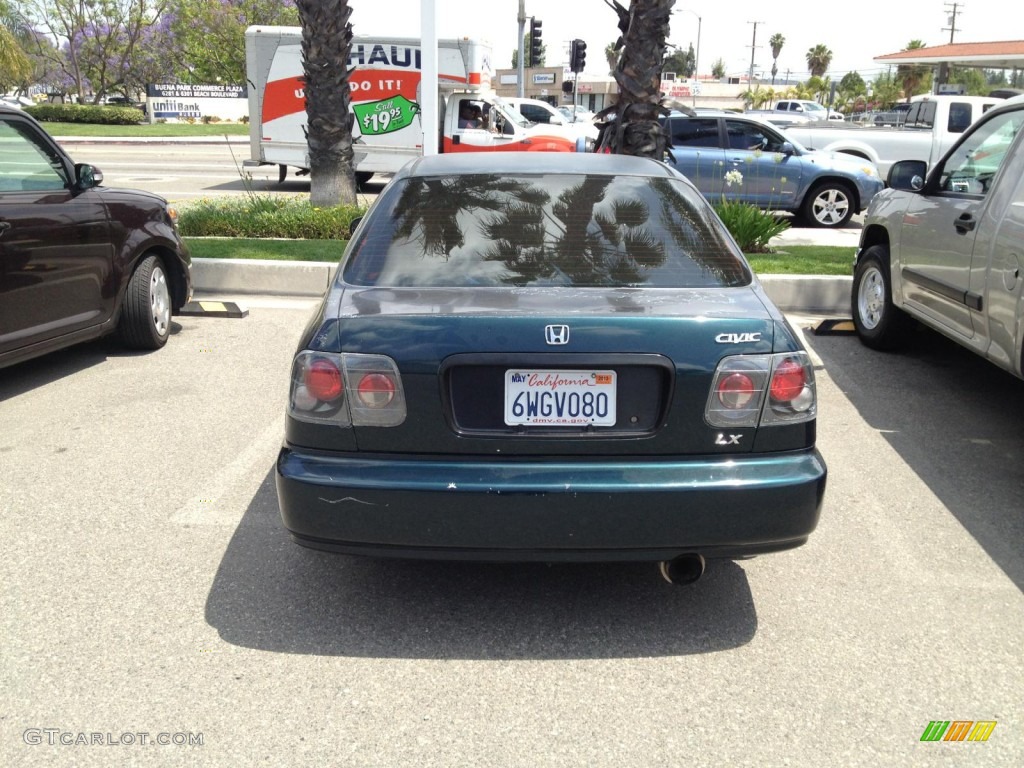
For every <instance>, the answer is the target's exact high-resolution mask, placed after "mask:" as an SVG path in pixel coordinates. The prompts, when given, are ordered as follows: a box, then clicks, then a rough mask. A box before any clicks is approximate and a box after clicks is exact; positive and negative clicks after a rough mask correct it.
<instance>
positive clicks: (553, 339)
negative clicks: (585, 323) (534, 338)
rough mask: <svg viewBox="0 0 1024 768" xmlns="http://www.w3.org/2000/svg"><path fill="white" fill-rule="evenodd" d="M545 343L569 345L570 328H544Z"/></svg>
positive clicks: (557, 326) (564, 326)
mask: <svg viewBox="0 0 1024 768" xmlns="http://www.w3.org/2000/svg"><path fill="white" fill-rule="evenodd" d="M544 341H546V342H547V343H548V344H558V345H560V344H568V343H569V326H568V325H545V326H544Z"/></svg>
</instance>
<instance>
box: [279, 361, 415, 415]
mask: <svg viewBox="0 0 1024 768" xmlns="http://www.w3.org/2000/svg"><path fill="white" fill-rule="evenodd" d="M288 413H289V414H290V415H291V416H292V417H293V418H296V419H299V420H300V421H309V422H313V423H330V424H335V425H337V426H339V427H396V426H398V425H399V424H401V423H402V422H404V421H405V416H406V408H405V393H404V390H403V388H402V378H401V376H400V375H399V373H398V366H397V365H395V361H394V360H392V359H391V358H389V357H385V356H384V355H359V354H341V355H339V354H335V353H332V352H312V351H310V350H304V351H302V352H300V353H299V354H297V355H296V356H295V361H294V363H293V364H292V380H291V390H290V392H289V397H288Z"/></svg>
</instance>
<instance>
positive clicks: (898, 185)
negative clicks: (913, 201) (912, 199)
mask: <svg viewBox="0 0 1024 768" xmlns="http://www.w3.org/2000/svg"><path fill="white" fill-rule="evenodd" d="M927 174H928V164H927V163H925V162H924V161H923V160H900V161H899V162H898V163H893V165H892V167H891V168H890V169H889V176H888V178H887V179H886V180H885V183H886V184H887V185H888V186H890V187H892V188H893V189H902V190H904V191H907V192H920V191H921V190H922V189H924V180H925V176H927Z"/></svg>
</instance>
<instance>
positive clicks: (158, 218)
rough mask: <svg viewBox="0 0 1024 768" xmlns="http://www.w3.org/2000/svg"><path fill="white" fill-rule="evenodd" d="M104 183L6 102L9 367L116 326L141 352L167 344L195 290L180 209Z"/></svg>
mask: <svg viewBox="0 0 1024 768" xmlns="http://www.w3.org/2000/svg"><path fill="white" fill-rule="evenodd" d="M102 181H103V176H102V174H101V173H100V172H99V171H98V170H97V169H96V168H93V167H92V166H90V165H85V164H78V165H76V164H75V163H73V162H72V160H71V158H69V157H68V156H67V154H66V153H65V152H64V151H63V150H62V149H61V148H60V147H59V146H58V145H57V144H56V142H54V141H53V139H52V138H50V137H49V136H48V135H47V134H46V132H45V131H44V130H43V129H42V127H41V126H40V125H39V123H37V122H36V121H35V120H33V119H32V118H31V117H29V116H28V115H26V114H25V113H24V112H21V111H19V110H15V109H9V108H3V107H0V367H2V366H6V365H11V364H14V363H18V362H21V361H22V360H27V359H29V358H31V357H36V356H37V355H42V354H45V353H47V352H52V351H54V350H57V349H62V348H64V347H67V346H70V345H72V344H77V343H78V342H81V341H86V340H88V339H94V338H96V337H98V336H102V335H104V334H107V333H111V332H114V331H118V332H119V333H120V336H121V338H122V340H123V341H124V343H125V344H126V345H127V346H129V347H132V348H135V349H158V348H160V347H162V346H163V345H164V344H165V343H167V337H168V336H169V335H170V331H171V316H172V315H173V314H174V313H175V312H177V311H178V310H179V309H180V308H181V307H182V306H183V305H184V304H185V303H186V302H188V300H189V299H190V298H191V296H192V278H191V269H192V260H191V258H190V256H189V253H188V249H187V248H186V247H185V244H184V243H182V241H181V238H180V237H179V235H178V230H177V225H176V217H177V214H176V213H175V211H174V209H173V208H171V207H170V206H169V205H168V204H167V201H166V200H164V199H163V198H161V197H159V196H157V195H152V194H149V193H148V192H141V191H137V190H128V189H106V188H104V187H101V186H100V184H101V183H102Z"/></svg>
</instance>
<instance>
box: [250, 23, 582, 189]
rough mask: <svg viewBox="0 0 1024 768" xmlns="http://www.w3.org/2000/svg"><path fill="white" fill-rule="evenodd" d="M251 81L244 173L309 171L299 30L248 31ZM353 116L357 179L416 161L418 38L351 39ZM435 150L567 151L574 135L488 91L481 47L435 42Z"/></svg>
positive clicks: (487, 54) (487, 62) (487, 60)
mask: <svg viewBox="0 0 1024 768" xmlns="http://www.w3.org/2000/svg"><path fill="white" fill-rule="evenodd" d="M245 42H246V67H247V73H248V78H249V82H250V83H251V84H252V86H253V87H251V88H250V90H249V115H250V129H249V139H250V145H251V150H252V153H251V160H247V161H246V163H245V164H246V165H247V166H252V165H265V164H276V165H278V166H279V167H280V178H281V180H283V179H284V177H285V173H286V169H287V167H288V166H292V167H294V168H298V169H300V170H301V171H305V170H307V169H308V168H309V159H308V148H307V144H306V101H305V94H304V92H303V68H302V37H301V30H300V28H299V27H250V28H249V29H248V30H246V41H245ZM349 68H350V69H351V74H350V76H349V87H350V89H351V99H352V111H353V113H354V115H355V126H354V128H353V138H354V140H355V166H356V178H357V179H358V180H359V181H360V182H363V181H365V180H367V179H369V177H370V176H372V175H373V174H374V173H394V172H395V171H397V170H398V169H399V168H401V167H402V166H403V165H404V164H405V163H407V162H408V161H409V160H411V159H413V158H415V157H418V156H420V155H421V154H422V150H423V147H422V136H423V129H422V126H421V124H420V120H421V114H420V109H419V104H420V96H421V77H420V75H421V71H422V68H421V49H420V41H419V40H418V39H409V38H355V39H354V40H353V44H352V52H351V55H350V57H349ZM438 83H439V99H438V104H439V118H440V125H439V126H438V151H440V152H483V151H530V152H537V151H541V152H572V151H575V149H576V147H577V140H576V135H575V134H574V133H573V132H572V131H569V130H568V129H566V128H565V127H563V126H554V125H536V124H534V123H531V122H530V121H528V120H526V118H524V117H523V116H522V115H520V114H519V112H518V111H516V110H515V109H513V108H512V107H511V106H510V105H508V104H506V103H504V102H503V101H502V100H501V99H500V98H498V97H497V95H496V94H495V93H494V92H493V91H492V90H491V51H490V47H489V46H488V45H486V44H485V43H483V42H480V41H475V40H470V39H462V40H439V41H438Z"/></svg>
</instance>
